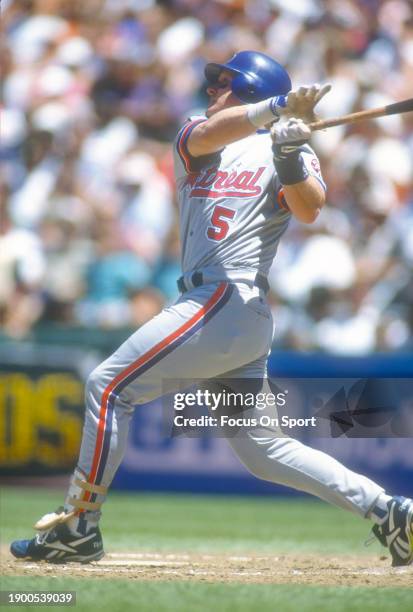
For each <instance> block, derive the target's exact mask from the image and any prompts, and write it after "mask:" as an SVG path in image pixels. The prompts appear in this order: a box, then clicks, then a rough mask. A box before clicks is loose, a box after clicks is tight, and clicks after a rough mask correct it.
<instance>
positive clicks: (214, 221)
mask: <svg viewBox="0 0 413 612" xmlns="http://www.w3.org/2000/svg"><path fill="white" fill-rule="evenodd" d="M235 213H236V211H235V210H232V209H231V208H225V206H219V204H217V205H216V206H215V208H214V212H213V213H212V217H211V225H210V226H209V227H208V229H207V236H208V238H209V239H210V240H215V241H216V242H219V241H220V240H224V238H225V236H226V235H227V234H228V231H229V223H228V221H226V219H230V220H232V219H233V218H234V217H235Z"/></svg>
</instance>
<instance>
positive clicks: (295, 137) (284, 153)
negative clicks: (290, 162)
mask: <svg viewBox="0 0 413 612" xmlns="http://www.w3.org/2000/svg"><path fill="white" fill-rule="evenodd" d="M310 136H311V129H310V128H309V127H308V125H307V124H305V123H304V121H303V120H302V119H297V118H292V119H288V120H287V121H284V122H280V123H274V124H273V125H272V126H271V139H272V143H273V144H272V150H273V152H274V156H275V157H276V158H279V159H287V157H288V156H291V155H292V154H295V153H296V152H297V150H298V149H299V148H300V147H301V145H303V144H304V143H306V142H307V140H309V138H310Z"/></svg>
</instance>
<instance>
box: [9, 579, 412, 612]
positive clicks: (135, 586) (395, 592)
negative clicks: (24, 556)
mask: <svg viewBox="0 0 413 612" xmlns="http://www.w3.org/2000/svg"><path fill="white" fill-rule="evenodd" d="M2 588H3V589H9V590H12V589H14V590H18V589H19V588H24V589H26V590H30V589H32V590H44V591H58V590H66V591H69V590H71V591H76V606H74V607H64V608H61V609H63V610H68V611H70V610H74V611H75V612H81V611H83V610H85V611H90V610H95V609H98V610H99V612H103V611H108V612H109V611H113V612H117V611H118V610H124V612H128V611H129V610H137V611H139V612H160V611H162V612H163V611H167V612H210V611H213V612H255V611H256V610H258V611H260V612H261V611H268V612H271V611H277V612H310V611H313V610H317V612H324V611H325V612H377V610H378V609H379V610H383V611H384V612H391V611H393V610H394V611H395V612H396V611H397V612H408V611H411V609H412V606H411V603H412V593H411V591H410V592H409V590H407V589H404V590H402V589H385V588H383V589H368V588H361V587H305V588H304V587H303V586H297V585H293V586H288V585H267V584H229V585H227V584H202V583H201V584H194V583H189V582H184V581H182V582H165V583H161V582H134V581H131V580H129V581H128V580H118V579H112V580H110V581H107V580H105V581H102V580H96V579H95V580H90V579H84V580H74V579H72V578H65V579H63V578H36V579H35V578H24V579H22V578H7V579H6V578H4V579H2ZM22 609H23V608H22V607H20V606H19V610H22ZM27 609H29V608H27ZM30 609H31V610H32V611H33V612H34V611H37V610H50V609H56V608H55V607H54V606H47V607H46V606H33V607H31V608H30Z"/></svg>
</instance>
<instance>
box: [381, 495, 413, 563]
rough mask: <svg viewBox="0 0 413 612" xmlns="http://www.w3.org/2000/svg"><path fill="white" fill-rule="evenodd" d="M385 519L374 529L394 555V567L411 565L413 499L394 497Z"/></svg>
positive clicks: (389, 503)
mask: <svg viewBox="0 0 413 612" xmlns="http://www.w3.org/2000/svg"><path fill="white" fill-rule="evenodd" d="M387 507H388V509H389V511H388V514H387V517H386V519H385V521H384V522H383V523H382V524H381V525H374V527H373V528H372V531H373V533H374V535H375V536H376V538H377V539H378V540H379V542H380V543H381V544H382V545H383V546H386V547H387V548H388V549H389V551H390V554H391V556H392V560H393V561H392V567H400V566H402V565H409V564H410V563H412V561H413V499H407V498H406V497H392V498H391V500H390V501H389V502H388V504H387Z"/></svg>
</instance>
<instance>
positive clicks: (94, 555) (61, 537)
mask: <svg viewBox="0 0 413 612" xmlns="http://www.w3.org/2000/svg"><path fill="white" fill-rule="evenodd" d="M10 552H11V554H12V555H13V556H14V557H16V558H17V559H31V560H32V561H47V562H48V563H67V562H72V561H77V562H78V563H90V562H91V561H98V560H99V559H101V558H102V557H103V556H104V554H105V552H104V550H103V541H102V536H101V533H100V530H99V527H95V528H93V529H91V530H90V531H89V533H87V534H86V535H74V534H73V533H72V532H71V531H70V530H69V528H68V527H67V525H65V524H61V525H56V527H54V528H52V529H49V530H47V531H44V532H41V533H38V534H37V535H36V537H34V538H33V539H32V540H15V541H14V542H12V544H11V546H10Z"/></svg>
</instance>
